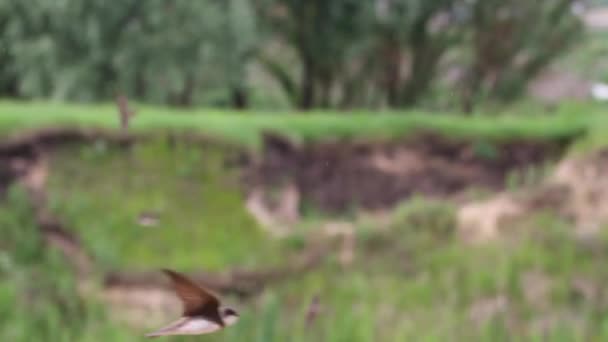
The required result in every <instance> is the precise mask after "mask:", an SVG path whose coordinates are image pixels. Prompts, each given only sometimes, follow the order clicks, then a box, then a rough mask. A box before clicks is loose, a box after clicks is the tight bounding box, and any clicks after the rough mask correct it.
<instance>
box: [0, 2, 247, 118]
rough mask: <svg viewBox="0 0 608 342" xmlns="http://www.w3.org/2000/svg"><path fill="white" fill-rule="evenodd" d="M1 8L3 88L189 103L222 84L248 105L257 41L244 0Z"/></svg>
mask: <svg viewBox="0 0 608 342" xmlns="http://www.w3.org/2000/svg"><path fill="white" fill-rule="evenodd" d="M0 6H1V7H0V8H1V9H2V11H1V13H3V14H2V15H0V28H2V31H3V35H2V37H1V38H0V42H1V44H2V45H1V46H2V49H1V50H0V57H2V58H3V65H2V67H0V82H1V83H0V89H1V90H3V93H5V94H7V95H11V94H12V93H16V94H20V95H23V96H26V97H52V98H57V99H67V100H97V99H108V98H112V97H113V96H114V94H115V92H116V91H117V90H120V91H122V92H124V93H125V94H126V95H128V96H130V97H135V98H137V99H141V100H145V101H151V102H157V103H158V102H160V103H168V104H171V105H183V106H185V105H191V104H192V103H193V102H194V101H195V97H196V95H200V94H201V93H203V94H204V88H205V86H206V85H207V86H209V85H213V86H215V87H217V86H218V85H219V86H224V85H225V86H227V87H229V88H231V89H232V91H233V93H237V94H238V96H237V95H233V99H232V102H233V103H234V104H235V105H238V106H241V107H242V106H244V105H245V104H246V101H245V100H244V99H245V98H246V94H245V93H244V92H245V89H246V87H245V86H244V83H245V82H246V79H245V76H244V73H245V68H244V65H245V64H246V59H247V58H248V56H249V55H250V50H251V47H252V46H254V44H253V42H254V39H255V30H254V27H253V24H252V21H251V17H252V15H253V14H252V13H247V6H248V1H246V0H229V1H214V0H201V1H186V0H147V1H140V0H125V1H120V2H116V3H114V2H113V3H110V2H107V1H104V0H87V1H83V0H62V1H44V0H28V1H19V0H1V1H0ZM247 17H249V18H247ZM218 65H219V66H221V67H219V68H218ZM228 102H230V101H228Z"/></svg>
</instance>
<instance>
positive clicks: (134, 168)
mask: <svg viewBox="0 0 608 342" xmlns="http://www.w3.org/2000/svg"><path fill="white" fill-rule="evenodd" d="M570 110H571V109H568V110H563V111H562V112H561V113H559V115H557V116H554V117H547V116H536V117H534V118H532V119H530V118H527V117H517V116H504V117H501V118H499V119H496V118H492V117H475V118H469V119H462V118H458V117H452V116H436V117H434V118H433V120H429V119H428V117H426V116H424V115H423V114H422V113H418V114H416V113H408V115H403V114H383V115H373V116H368V115H363V114H361V115H359V116H354V117H351V116H341V115H337V114H321V113H318V114H312V115H307V116H290V115H285V113H284V117H281V118H278V117H277V115H280V114H278V113H277V114H253V113H243V114H231V115H228V114H227V113H219V112H216V113H212V112H205V115H199V114H202V113H198V114H197V113H190V115H189V114H188V113H181V114H184V115H179V116H178V115H170V114H177V113H173V112H170V111H165V110H160V109H153V108H150V109H140V111H141V112H142V114H141V116H140V117H139V118H138V120H137V121H136V122H135V127H136V129H141V130H148V129H153V128H159V129H163V128H165V125H168V126H170V127H174V128H196V129H200V130H201V131H202V132H208V133H214V134H218V135H220V136H223V137H228V138H231V139H234V140H235V141H237V142H241V143H244V144H255V143H256V142H257V134H258V133H259V130H260V129H262V128H269V127H274V128H279V129H280V130H282V131H283V132H287V133H289V134H293V135H296V136H300V137H309V138H323V137H329V136H333V135H340V134H341V135H356V136H361V135H363V136H365V135H368V136H378V135H380V136H390V135H393V134H398V133H399V134H400V133H404V132H406V133H407V132H408V131H411V129H413V128H416V127H419V126H423V127H434V128H437V129H439V130H445V133H446V134H452V135H459V134H463V135H469V136H483V137H489V138H500V137H512V136H530V137H539V138H549V139H550V138H556V137H561V136H564V135H569V134H572V133H573V132H577V131H578V130H581V129H583V130H588V131H589V132H599V131H600V127H601V126H600V124H599V123H601V122H602V119H601V117H600V116H599V115H598V114H593V113H590V114H587V115H584V114H583V115H581V114H580V113H575V112H570ZM35 112H39V114H38V115H31V113H35ZM66 122H68V123H70V124H79V125H85V126H87V127H90V126H102V127H114V126H115V125H116V122H115V117H114V114H113V108H112V107H110V106H107V107H80V106H59V105H58V106H54V105H45V104H32V105H27V106H24V107H23V108H22V107H21V106H18V105H16V104H14V103H4V104H2V105H1V106H0V127H3V129H5V131H14V130H15V129H21V128H25V127H33V126H41V125H47V124H53V125H57V124H60V123H66ZM594 136H600V135H599V134H597V135H594ZM218 153H220V151H214V150H206V151H204V153H203V151H201V150H199V149H196V148H191V147H187V146H178V149H177V150H175V151H172V150H169V149H168V148H167V147H166V146H165V145H164V143H162V142H151V143H148V144H144V145H140V146H138V147H137V148H136V149H135V150H134V151H133V154H132V156H131V157H128V156H126V155H124V154H120V153H118V152H116V151H112V150H107V149H105V148H104V147H103V146H102V145H98V146H93V147H83V148H75V149H70V150H64V151H62V152H60V153H59V155H58V156H57V157H58V158H57V159H56V160H55V164H54V167H55V171H54V173H53V174H52V179H51V184H50V186H51V188H50V190H51V194H50V195H51V199H52V201H53V206H54V208H55V210H56V212H57V213H58V214H59V215H61V217H63V218H65V220H66V222H67V223H68V224H69V225H70V227H72V228H73V229H74V230H76V231H77V232H78V233H79V235H80V236H81V237H82V238H83V240H84V242H85V244H86V247H87V248H88V249H89V250H90V251H91V252H93V253H94V255H95V256H96V257H97V259H98V260H100V261H101V262H102V264H103V265H104V266H105V267H107V268H117V267H129V268H139V269H142V268H143V269H156V268H158V267H161V266H166V265H171V266H172V267H175V268H178V269H183V270H187V269H193V268H199V267H201V266H200V265H204V266H205V267H209V268H214V269H219V268H223V267H225V266H229V265H258V266H260V265H268V264H269V263H277V262H280V260H281V259H282V258H283V256H284V252H285V251H286V250H288V248H290V247H289V245H286V243H285V242H280V241H272V240H267V239H266V238H264V235H263V233H262V232H261V231H260V230H259V228H258V227H257V226H256V225H255V224H254V223H253V222H252V221H251V219H250V218H248V217H247V215H246V214H245V213H244V210H243V206H242V198H241V195H240V193H239V192H238V191H237V189H236V188H235V187H233V186H232V185H233V184H234V175H230V174H225V173H224V172H223V171H221V169H220V167H219V165H220V156H219V155H218ZM101 165H103V167H100V166H101ZM133 173H137V174H138V175H139V176H138V177H134V176H133ZM16 197H18V196H16ZM20 203H21V202H20V200H19V198H17V199H13V200H11V201H10V202H9V205H8V206H0V224H1V225H2V227H3V229H4V231H6V232H11V233H10V235H9V236H10V239H9V240H8V243H7V242H6V241H7V240H6V239H5V238H3V239H2V241H0V278H6V277H7V276H8V275H9V274H11V275H15V274H17V275H18V276H11V277H10V278H7V279H10V281H2V282H0V311H1V310H3V309H6V308H12V307H18V308H26V307H28V308H29V307H30V306H31V305H32V304H31V303H29V302H28V295H27V293H28V292H29V291H25V293H26V294H24V291H23V289H24V288H25V289H28V286H27V285H26V284H28V282H27V279H32V278H34V279H36V278H38V277H42V279H48V282H50V284H58V283H61V284H64V285H62V286H63V287H61V288H60V289H55V290H49V289H53V288H54V286H49V285H48V284H47V283H38V282H36V283H35V284H32V283H30V287H29V288H32V289H33V291H34V292H36V291H42V294H41V295H40V296H42V298H45V301H44V305H40V306H36V310H35V311H34V314H33V316H27V315H26V312H25V311H23V310H22V309H19V310H15V311H10V312H9V311H6V312H3V314H2V315H0V327H2V328H0V340H10V341H29V340H40V339H46V340H53V341H99V340H111V341H131V340H134V339H137V338H138V337H137V336H139V335H140V334H141V333H142V331H137V330H134V329H129V328H126V327H123V326H121V325H120V324H117V323H116V322H113V321H112V320H110V319H108V317H107V316H105V315H103V313H102V312H99V307H97V306H96V305H95V303H91V307H90V308H87V309H86V310H87V314H86V315H83V314H78V309H76V308H72V309H69V310H68V311H65V309H62V310H52V309H44V308H52V307H53V305H55V303H54V302H53V298H55V297H58V300H61V299H62V298H65V296H69V295H68V293H69V291H70V286H72V285H70V284H71V280H70V274H69V270H67V269H65V264H63V263H62V262H61V260H58V259H57V258H58V257H57V256H53V255H50V256H49V255H46V254H40V253H39V252H37V251H38V250H40V248H39V246H38V247H37V245H36V242H35V235H28V234H27V232H28V230H27V229H26V230H24V227H25V228H26V227H30V226H31V222H29V221H28V213H27V210H26V209H23V208H22V206H21V205H20ZM146 209H160V210H162V212H163V223H162V224H161V226H160V227H157V228H143V227H139V226H137V225H135V223H134V218H135V216H136V215H137V213H139V211H140V210H146ZM395 215H397V217H398V219H397V221H396V223H395V224H393V225H392V226H391V227H390V228H389V230H388V231H386V232H377V231H376V230H375V229H374V227H359V234H358V235H359V243H358V254H357V256H358V258H357V261H356V264H355V266H354V267H352V268H350V269H347V270H341V269H340V267H339V266H338V264H337V263H336V262H335V260H334V259H333V258H331V259H329V260H327V262H326V263H325V265H324V266H323V267H322V268H321V269H319V270H317V271H315V272H313V273H310V274H307V275H305V276H304V277H303V278H302V279H299V280H298V281H293V282H289V283H286V284H284V285H281V286H278V287H276V288H273V289H272V290H271V291H269V292H268V293H266V294H265V295H264V296H263V297H262V298H260V300H259V301H257V304H253V303H250V305H246V306H244V307H243V320H242V321H241V322H240V323H239V324H238V325H237V326H235V327H233V328H231V329H229V330H227V331H226V332H224V333H222V334H218V335H217V336H210V337H205V340H208V341H243V340H246V341H260V342H261V341H265V342H266V341H309V340H324V341H331V342H334V341H371V340H377V341H404V340H413V341H419V340H424V341H444V340H462V341H467V340H482V341H507V340H511V339H510V338H509V337H508V334H509V333H511V334H516V335H517V336H519V337H520V338H522V339H525V340H555V341H577V340H579V341H583V340H585V341H588V340H594V339H597V340H603V339H605V338H608V329H606V327H607V326H608V321H607V320H606V318H605V315H603V312H604V310H605V308H604V304H602V302H601V301H600V300H597V298H595V299H594V298H593V297H585V295H581V294H580V292H577V291H576V289H575V287H574V286H573V284H574V282H575V281H576V280H579V279H584V280H585V281H586V282H587V283H589V284H593V285H595V286H601V284H603V283H604V281H605V279H608V273H606V267H605V264H604V260H605V258H606V257H607V255H606V254H605V251H606V250H608V240H606V239H602V240H598V241H596V242H595V245H594V248H593V249H589V248H588V246H581V245H580V244H578V243H577V242H576V241H575V240H573V239H572V237H570V236H569V234H568V229H569V226H568V224H567V223H564V222H560V221H558V220H555V219H554V218H553V217H552V216H551V215H550V214H540V215H539V216H538V217H536V218H534V219H533V220H531V221H530V222H526V223H525V224H524V227H523V228H522V230H523V231H526V232H529V233H528V234H527V235H525V236H517V237H516V238H515V239H516V240H515V241H509V240H507V241H503V242H500V243H497V244H496V245H493V246H487V247H481V248H476V247H469V246H464V245H462V244H461V243H459V242H458V240H457V239H455V238H454V237H452V236H451V231H452V230H451V229H453V222H452V221H451V217H452V216H451V215H452V214H450V208H445V207H443V206H441V205H440V206H439V207H438V208H437V206H436V205H433V204H430V203H415V202H413V203H406V204H404V207H403V208H401V209H400V210H398V211H397V213H396V214H395ZM412 216H413V217H414V218H413V219H412V218H411V217H412ZM30 233H31V232H30ZM32 241H34V242H32ZM7 246H8V248H7ZM45 253H47V252H45ZM48 253H51V252H48ZM529 273H541V274H544V275H545V276H546V277H547V278H548V279H550V284H551V285H550V286H549V289H548V290H547V292H546V294H545V297H546V298H545V300H544V303H542V301H541V303H540V304H539V303H537V302H535V301H534V300H532V299H530V298H527V297H526V294H525V291H526V289H527V288H528V285H527V284H526V280H525V279H526V275H527V274H529ZM45 284H46V285H45ZM64 287H65V288H64ZM46 291H50V292H48V293H47V292H46ZM57 291H59V292H57ZM314 293H320V294H321V296H322V300H323V305H324V313H323V315H324V316H323V318H324V319H323V320H322V321H320V323H318V324H317V325H316V326H315V327H314V328H311V329H305V328H304V327H303V323H302V321H303V311H304V310H305V308H306V304H307V301H308V300H309V298H310V297H311V296H312V295H313V294H314ZM500 296H505V297H506V298H508V302H509V304H508V310H507V312H506V313H500V312H499V313H497V315H496V317H495V319H490V320H488V321H486V322H485V323H484V324H481V326H480V327H477V326H476V325H474V324H473V323H472V322H471V310H472V307H474V306H475V305H479V303H482V304H483V302H484V301H489V302H491V301H492V299H493V298H496V297H500ZM63 300H65V299H63ZM68 302H69V300H68ZM28 303H29V304H28ZM490 306H491V305H490ZM66 312H67V313H66ZM71 312H72V313H71ZM73 312H77V313H76V314H74V313H73ZM66 314H67V315H70V314H71V315H76V316H75V317H72V318H71V321H70V322H71V324H70V325H69V326H66V325H63V324H62V323H61V322H62V321H63V320H65V319H66V316H65V315H66ZM26 317H28V318H26ZM28 319H29V321H28ZM513 322H515V323H513ZM543 336H544V338H543ZM176 340H184V341H186V340H188V339H187V338H184V339H179V338H178V339H176Z"/></svg>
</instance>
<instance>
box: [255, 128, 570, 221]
mask: <svg viewBox="0 0 608 342" xmlns="http://www.w3.org/2000/svg"><path fill="white" fill-rule="evenodd" d="M567 144H568V141H566V140H564V141H561V142H555V141H553V142H546V141H545V142H543V141H514V142H504V143H495V144H492V145H489V144H486V143H481V142H474V141H467V140H451V139H446V138H442V137H440V136H437V135H432V134H426V135H420V136H417V137H412V138H410V139H407V140H404V141H393V142H385V143H377V142H359V141H338V142H326V143H316V144H304V145H301V146H300V145H296V144H294V143H292V142H291V141H289V140H288V139H286V138H284V137H281V136H278V135H275V134H266V135H265V137H264V150H263V153H262V155H261V156H260V158H259V159H258V160H256V161H254V162H252V163H251V164H250V166H249V168H248V169H247V171H246V176H245V179H246V183H247V185H248V187H249V189H250V191H251V192H254V191H255V190H256V189H259V188H263V189H273V188H281V187H283V186H285V184H293V185H295V188H296V189H297V191H298V193H299V199H300V201H301V202H303V203H308V204H312V205H313V206H315V207H317V208H319V209H321V210H323V211H326V212H333V213H340V212H344V211H346V210H349V209H352V208H361V209H367V210H374V209H383V208H390V207H392V206H394V205H395V204H396V203H398V202H400V201H403V200H405V199H407V198H409V197H411V196H412V195H414V194H423V195H426V196H437V197H446V196H452V195H456V194H458V193H461V192H463V191H465V190H466V189H467V188H470V187H481V188H488V189H491V190H500V189H502V188H503V187H504V185H505V180H506V176H507V175H508V174H509V173H510V172H512V171H514V170H520V169H523V168H525V167H529V166H532V165H539V164H542V163H544V162H546V161H548V160H556V159H558V158H559V157H560V156H561V154H562V152H563V150H564V148H565V147H566V146H567ZM484 151H485V152H484ZM488 151H489V152H488Z"/></svg>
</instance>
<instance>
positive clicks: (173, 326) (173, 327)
mask: <svg viewBox="0 0 608 342" xmlns="http://www.w3.org/2000/svg"><path fill="white" fill-rule="evenodd" d="M182 325H184V319H179V320H177V321H175V322H173V323H170V324H169V325H167V326H166V327H163V328H161V329H159V330H157V331H154V332H151V333H148V334H146V335H145V336H146V337H149V338H154V337H160V336H166V335H172V334H173V333H175V332H176V331H178V330H179V328H180V327H181V326H182Z"/></svg>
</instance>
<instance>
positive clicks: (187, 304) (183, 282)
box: [163, 269, 220, 316]
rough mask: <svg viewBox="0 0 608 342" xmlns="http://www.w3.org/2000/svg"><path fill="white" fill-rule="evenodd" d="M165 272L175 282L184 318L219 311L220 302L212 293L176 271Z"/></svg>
mask: <svg viewBox="0 0 608 342" xmlns="http://www.w3.org/2000/svg"><path fill="white" fill-rule="evenodd" d="M163 272H165V274H167V275H168V276H169V277H170V278H171V280H172V282H173V288H174V289H175V293H176V294H177V296H178V297H179V298H180V299H181V301H182V303H183V306H184V316H197V315H200V314H201V313H207V312H213V311H217V308H218V307H219V305H220V302H219V299H218V298H217V297H216V296H215V295H214V294H213V293H211V291H209V290H207V289H205V288H203V287H201V286H199V285H197V284H195V283H194V282H192V281H191V280H190V279H188V278H186V277H185V276H183V275H181V274H179V273H177V272H175V271H171V270H168V269H164V270H163Z"/></svg>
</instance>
